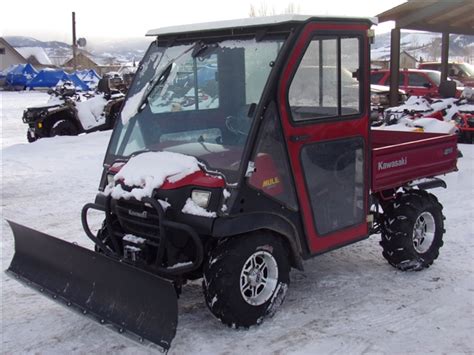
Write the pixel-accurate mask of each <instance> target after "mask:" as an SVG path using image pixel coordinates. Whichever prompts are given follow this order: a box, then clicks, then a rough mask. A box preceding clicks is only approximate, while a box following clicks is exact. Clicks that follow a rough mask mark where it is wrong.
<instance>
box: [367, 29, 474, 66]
mask: <svg viewBox="0 0 474 355" xmlns="http://www.w3.org/2000/svg"><path fill="white" fill-rule="evenodd" d="M400 45H401V51H406V52H408V53H409V54H411V55H412V56H414V57H415V58H417V59H419V58H420V57H423V59H424V60H425V61H431V60H439V59H440V56H441V34H440V33H432V32H419V31H418V32H417V31H402V32H401V36H400ZM449 50H450V57H451V59H456V60H459V61H466V62H471V63H472V62H474V36H467V35H451V36H450V46H449ZM371 57H372V60H382V59H389V58H390V32H387V33H383V34H380V35H376V36H375V42H374V44H373V45H372V50H371Z"/></svg>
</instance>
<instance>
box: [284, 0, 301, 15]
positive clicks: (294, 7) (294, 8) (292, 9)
mask: <svg viewBox="0 0 474 355" xmlns="http://www.w3.org/2000/svg"><path fill="white" fill-rule="evenodd" d="M299 12H300V5H298V4H295V3H294V2H290V3H289V4H288V5H287V6H286V7H285V9H284V10H283V13H284V14H297V13H299Z"/></svg>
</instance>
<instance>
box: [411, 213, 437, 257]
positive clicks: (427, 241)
mask: <svg viewBox="0 0 474 355" xmlns="http://www.w3.org/2000/svg"><path fill="white" fill-rule="evenodd" d="M435 230H436V224H435V220H434V217H433V215H432V214H431V213H429V212H423V213H422V214H420V215H419V216H418V218H417V219H416V222H415V225H414V226H413V246H414V248H415V250H416V251H417V252H418V253H420V254H423V253H426V252H427V251H428V249H429V248H430V247H431V245H432V244H433V240H434V236H435Z"/></svg>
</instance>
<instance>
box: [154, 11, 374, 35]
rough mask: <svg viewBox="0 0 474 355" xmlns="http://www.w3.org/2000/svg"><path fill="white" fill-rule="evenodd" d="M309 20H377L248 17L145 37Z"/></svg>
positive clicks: (164, 30)
mask: <svg viewBox="0 0 474 355" xmlns="http://www.w3.org/2000/svg"><path fill="white" fill-rule="evenodd" d="M311 18H314V19H320V20H341V19H343V20H356V21H367V22H369V23H372V24H377V19H376V18H373V17H346V16H337V17H335V16H317V15H314V16H313V15H291V14H290V15H275V16H264V17H250V18H244V19H238V20H226V21H215V22H205V23H195V24H191V25H181V26H169V27H162V28H157V29H153V30H150V31H148V32H147V34H146V35H147V36H160V35H170V34H179V33H189V32H200V31H211V30H212V31H214V30H221V29H231V28H236V27H238V28H244V27H262V26H268V25H279V24H285V23H292V22H293V23H303V22H305V21H307V20H309V19H311Z"/></svg>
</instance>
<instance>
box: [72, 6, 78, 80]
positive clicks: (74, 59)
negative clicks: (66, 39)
mask: <svg viewBox="0 0 474 355" xmlns="http://www.w3.org/2000/svg"><path fill="white" fill-rule="evenodd" d="M76 51H77V41H76V13H75V12H73V13H72V65H73V67H74V71H76V70H77V63H76Z"/></svg>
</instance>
